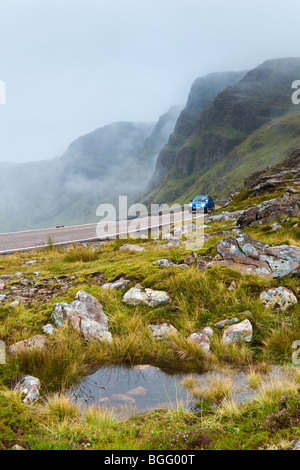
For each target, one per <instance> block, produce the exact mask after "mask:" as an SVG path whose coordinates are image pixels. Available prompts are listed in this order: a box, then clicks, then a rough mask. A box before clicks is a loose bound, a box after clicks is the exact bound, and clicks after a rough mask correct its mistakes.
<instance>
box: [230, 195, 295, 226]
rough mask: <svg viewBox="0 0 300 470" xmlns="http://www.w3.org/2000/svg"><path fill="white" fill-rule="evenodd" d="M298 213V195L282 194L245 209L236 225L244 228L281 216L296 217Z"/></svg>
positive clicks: (277, 218)
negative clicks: (282, 195)
mask: <svg viewBox="0 0 300 470" xmlns="http://www.w3.org/2000/svg"><path fill="white" fill-rule="evenodd" d="M299 215H300V197H299V196H298V195H297V196H291V197H289V196H284V197H279V198H275V199H271V200H270V201H265V202H262V203H261V204H259V205H258V206H254V207H250V208H249V209H247V210H245V211H244V212H243V213H242V214H241V216H240V217H239V218H238V219H237V221H236V227H237V228H240V229H244V228H245V227H248V226H249V225H255V224H259V225H262V224H268V223H269V222H273V221H275V220H279V219H281V218H282V217H297V216H299Z"/></svg>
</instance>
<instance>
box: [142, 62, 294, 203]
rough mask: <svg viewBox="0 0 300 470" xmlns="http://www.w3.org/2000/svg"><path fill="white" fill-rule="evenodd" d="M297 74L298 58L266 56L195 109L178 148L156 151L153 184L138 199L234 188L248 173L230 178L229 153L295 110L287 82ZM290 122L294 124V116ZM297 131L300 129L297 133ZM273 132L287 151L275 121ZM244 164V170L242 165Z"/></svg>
mask: <svg viewBox="0 0 300 470" xmlns="http://www.w3.org/2000/svg"><path fill="white" fill-rule="evenodd" d="M297 77H300V58H288V59H275V60H269V61H266V62H264V63H263V64H261V65H260V66H258V67H256V68H255V69H253V70H251V71H249V72H248V73H246V75H245V76H244V77H243V78H241V79H240V80H239V81H238V82H237V83H236V84H234V85H232V86H230V87H228V88H227V89H226V90H224V91H222V92H221V93H219V94H218V95H217V96H216V98H215V99H214V101H213V102H212V104H211V105H210V106H209V107H208V108H207V109H205V110H204V111H202V112H201V113H200V116H199V117H198V119H197V120H196V122H194V124H193V128H194V130H193V132H192V133H191V134H190V136H189V137H187V138H186V139H184V141H183V142H182V143H181V145H180V147H176V149H175V151H174V152H173V153H172V154H171V153H170V152H169V153H166V152H165V151H162V152H161V153H160V155H159V157H158V161H157V165H156V170H155V172H154V176H153V178H152V180H151V181H152V182H153V180H154V182H155V188H153V185H152V187H150V188H149V187H148V188H149V189H150V191H148V194H146V195H145V194H144V196H143V201H144V202H145V203H147V204H150V203H152V202H156V203H158V202H168V203H170V202H174V201H181V202H182V203H183V202H185V203H186V202H188V200H187V198H188V197H192V196H193V195H195V194H201V193H208V192H209V193H212V195H213V196H214V197H215V198H218V197H224V196H227V195H229V194H230V193H231V192H234V190H235V189H237V187H238V186H239V184H240V183H241V184H242V181H243V179H244V178H245V177H246V176H247V174H240V182H239V180H236V179H235V180H233V179H232V178H230V173H231V172H232V171H233V165H232V161H233V160H232V159H233V155H234V153H232V152H233V151H234V149H235V148H237V147H238V146H239V145H240V144H241V143H242V142H244V141H245V140H246V139H247V138H248V137H249V136H251V134H252V133H253V132H254V131H256V130H257V129H259V128H261V127H262V126H264V125H266V124H267V123H269V122H271V121H272V120H273V119H275V118H277V117H279V116H284V115H286V114H288V113H293V112H295V111H296V110H297V109H296V107H295V105H293V104H292V101H291V95H292V89H291V85H292V83H293V81H294V80H296V79H297ZM295 125H296V126H297V125H298V124H297V120H296V122H295ZM284 128H285V129H286V127H284ZM175 129H176V127H175ZM299 131H300V128H298V130H297V131H296V132H299ZM277 132H278V137H279V138H280V136H282V138H283V141H284V142H285V144H286V145H287V148H286V150H287V151H289V150H292V148H289V146H288V141H287V140H284V135H285V131H284V130H283V128H282V129H281V128H280V126H278V127H277ZM254 140H255V139H254ZM266 140H268V139H266ZM290 147H291V146H290ZM254 149H255V147H254V148H252V149H251V148H248V154H247V155H251V153H253V150H254ZM238 154H239V151H238V150H237V155H238ZM282 155H283V156H282V158H284V154H282ZM170 157H171V158H170ZM244 158H246V157H245V155H244ZM253 158H255V154H254V153H253ZM270 158H272V153H270V152H268V151H266V152H265V154H264V153H263V152H261V154H260V157H259V159H258V161H259V165H260V166H259V167H260V168H263V167H264V166H267V165H268V164H269V159H270ZM237 162H239V163H240V160H239V159H237ZM227 163H228V164H227ZM250 166H251V165H250ZM220 168H222V172H221V173H220ZM243 169H244V171H245V172H246V171H247V165H245V166H243ZM251 171H253V170H252V169H251ZM226 175H228V177H227V178H225V176H226ZM220 177H222V178H223V180H222V181H223V184H222V185H220V184H218V180H220ZM191 188H192V190H191Z"/></svg>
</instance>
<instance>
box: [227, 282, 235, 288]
mask: <svg viewBox="0 0 300 470" xmlns="http://www.w3.org/2000/svg"><path fill="white" fill-rule="evenodd" d="M235 289H236V282H235V281H232V282H231V284H230V286H229V287H228V290H235Z"/></svg>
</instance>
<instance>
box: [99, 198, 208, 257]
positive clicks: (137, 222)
mask: <svg viewBox="0 0 300 470" xmlns="http://www.w3.org/2000/svg"><path fill="white" fill-rule="evenodd" d="M127 202H128V201H127V196H119V207H118V209H117V208H116V207H115V206H114V205H113V204H100V205H99V207H98V208H97V211H96V215H97V217H101V221H100V222H98V224H97V237H98V238H100V239H109V240H114V239H127V238H131V239H137V238H141V237H142V238H148V239H156V240H157V239H159V238H163V239H165V240H169V241H171V240H172V239H180V240H181V241H183V242H184V244H185V248H186V249H188V250H189V249H190V250H197V249H200V248H202V246H203V244H204V210H202V211H201V208H199V210H198V211H197V213H191V212H190V211H189V210H190V206H189V204H186V205H185V206H183V207H182V206H180V205H179V204H173V205H172V206H169V205H168V204H151V207H150V210H149V209H148V208H147V206H145V205H144V204H132V205H131V206H130V207H128V205H127ZM118 217H119V218H118Z"/></svg>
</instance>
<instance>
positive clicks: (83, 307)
mask: <svg viewBox="0 0 300 470" xmlns="http://www.w3.org/2000/svg"><path fill="white" fill-rule="evenodd" d="M51 318H52V320H53V321H54V323H55V325H57V326H62V325H64V324H66V323H69V324H70V325H71V326H72V327H73V328H74V329H75V330H76V331H79V332H80V333H82V335H83V336H84V338H85V339H86V340H93V339H97V340H100V341H112V337H111V333H110V332H109V331H108V317H107V315H106V314H105V313H104V311H103V308H102V305H101V304H100V302H99V300H98V299H96V298H95V297H93V296H92V295H90V294H87V293H86V292H84V291H82V290H81V291H79V292H77V294H76V296H75V299H74V301H73V302H72V303H71V304H67V303H66V302H60V303H58V304H55V305H54V307H53V312H52V314H51Z"/></svg>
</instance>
